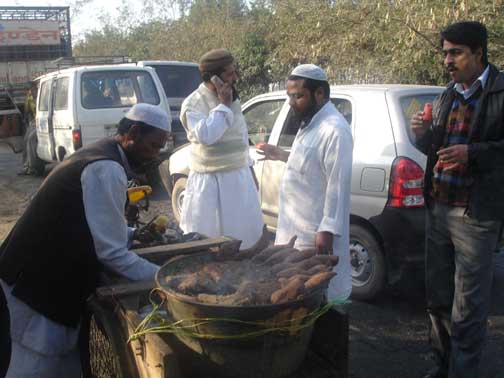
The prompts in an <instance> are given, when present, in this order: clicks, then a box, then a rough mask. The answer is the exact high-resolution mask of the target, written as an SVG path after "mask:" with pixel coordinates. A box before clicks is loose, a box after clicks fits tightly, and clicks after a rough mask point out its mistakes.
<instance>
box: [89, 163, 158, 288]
mask: <svg viewBox="0 0 504 378" xmlns="http://www.w3.org/2000/svg"><path fill="white" fill-rule="evenodd" d="M81 184H82V196H83V201H84V211H85V214H86V220H87V222H88V225H89V229H90V231H91V235H92V237H93V242H94V246H95V251H96V255H97V257H98V260H99V261H100V262H101V263H102V264H103V265H105V266H106V267H108V268H110V269H112V270H113V271H115V272H117V273H119V274H121V275H123V276H125V277H127V278H129V279H131V280H148V279H152V278H154V275H155V274H156V272H157V270H158V269H159V267H158V266H157V265H155V264H152V263H150V262H149V261H147V260H145V259H143V258H141V257H139V256H138V255H136V254H135V253H134V252H132V251H129V250H128V240H129V239H128V236H129V229H128V227H127V225H126V222H125V219H124V206H125V204H126V190H127V178H126V174H125V173H124V169H123V168H122V167H121V165H120V164H118V163H117V162H115V161H112V160H100V161H96V162H94V163H91V164H89V165H88V166H87V167H86V168H84V170H83V172H82V175H81Z"/></svg>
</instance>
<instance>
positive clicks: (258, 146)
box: [255, 142, 266, 150]
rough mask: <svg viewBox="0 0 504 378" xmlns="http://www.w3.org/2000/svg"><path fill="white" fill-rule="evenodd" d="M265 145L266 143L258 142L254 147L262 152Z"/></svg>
mask: <svg viewBox="0 0 504 378" xmlns="http://www.w3.org/2000/svg"><path fill="white" fill-rule="evenodd" d="M264 145H266V143H264V142H259V143H257V144H256V145H255V147H256V148H257V149H258V150H262V149H263V146H264Z"/></svg>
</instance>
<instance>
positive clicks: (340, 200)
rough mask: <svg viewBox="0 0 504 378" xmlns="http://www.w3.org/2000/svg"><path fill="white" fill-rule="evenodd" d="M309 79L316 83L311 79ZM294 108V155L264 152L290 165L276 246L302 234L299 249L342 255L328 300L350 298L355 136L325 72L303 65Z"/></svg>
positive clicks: (292, 90)
mask: <svg viewBox="0 0 504 378" xmlns="http://www.w3.org/2000/svg"><path fill="white" fill-rule="evenodd" d="M308 80H310V81H311V82H308V85H307V83H306V82H307V81H308ZM287 94H288V96H289V98H290V105H291V107H292V108H293V110H294V111H295V113H296V114H297V115H298V118H299V119H300V128H299V130H298V132H297V135H296V138H295V140H294V143H293V145H292V149H291V152H290V154H289V153H287V152H285V151H283V150H281V149H280V148H278V147H274V146H270V145H266V146H262V147H261V149H262V150H263V151H264V154H265V158H270V159H274V160H284V161H286V162H287V164H286V167H285V171H284V176H283V179H282V184H281V187H280V198H279V214H278V225H277V233H276V240H275V243H276V244H283V243H286V242H287V241H288V240H289V239H290V238H291V237H292V236H294V235H297V240H296V244H295V247H296V248H298V249H306V248H313V247H316V249H317V253H321V254H324V253H333V254H335V255H337V256H338V257H339V262H338V264H337V266H336V267H335V268H334V270H335V272H336V273H337V275H336V276H335V277H334V278H333V279H332V280H331V281H330V283H329V289H328V297H329V299H336V298H338V299H346V298H348V297H349V296H350V293H351V290H352V280H351V266H350V254H349V222H350V181H351V172H352V148H353V141H352V134H351V130H350V127H349V125H348V123H347V121H346V120H345V118H344V117H343V116H342V115H341V114H340V113H339V112H338V110H337V109H336V107H335V106H334V105H333V104H332V103H331V101H330V100H329V85H328V84H327V78H326V76H325V72H324V71H323V70H322V69H321V68H320V67H317V66H315V65H312V64H306V65H301V66H298V67H297V68H296V69H294V71H293V72H292V74H291V76H290V77H289V80H288V81H287Z"/></svg>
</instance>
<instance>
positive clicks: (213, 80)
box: [210, 75, 224, 89]
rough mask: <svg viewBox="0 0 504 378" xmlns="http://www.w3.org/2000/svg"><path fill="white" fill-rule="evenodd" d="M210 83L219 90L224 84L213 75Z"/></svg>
mask: <svg viewBox="0 0 504 378" xmlns="http://www.w3.org/2000/svg"><path fill="white" fill-rule="evenodd" d="M210 81H211V82H212V83H213V85H215V87H216V88H217V89H219V88H221V87H222V86H223V85H224V82H223V81H222V79H221V78H220V77H219V76H217V75H213V76H212V77H211V78H210Z"/></svg>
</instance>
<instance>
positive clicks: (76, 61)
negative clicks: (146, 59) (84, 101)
mask: <svg viewBox="0 0 504 378" xmlns="http://www.w3.org/2000/svg"><path fill="white" fill-rule="evenodd" d="M51 63H52V64H54V65H56V67H57V69H58V71H59V70H61V69H64V68H71V67H76V66H89V65H93V66H97V65H107V64H124V63H132V61H131V59H130V58H129V57H127V56H123V55H105V56H72V57H61V58H58V59H55V60H53V61H52V62H51Z"/></svg>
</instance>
